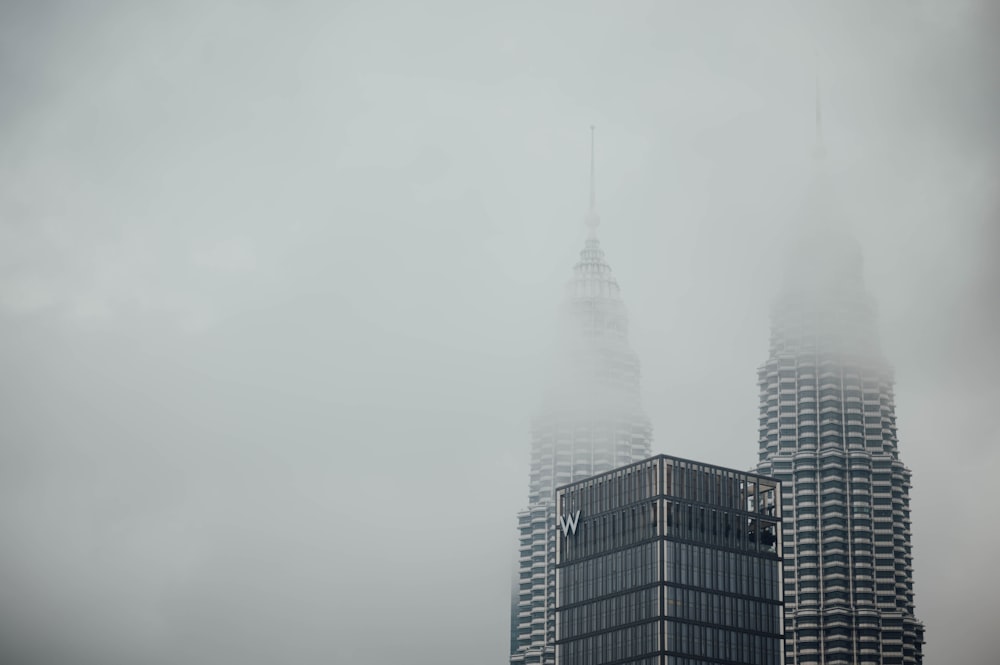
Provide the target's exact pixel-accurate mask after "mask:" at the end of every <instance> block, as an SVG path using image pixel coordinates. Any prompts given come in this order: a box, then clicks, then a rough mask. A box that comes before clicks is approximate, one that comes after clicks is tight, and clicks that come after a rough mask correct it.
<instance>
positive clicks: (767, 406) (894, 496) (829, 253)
mask: <svg viewBox="0 0 1000 665" xmlns="http://www.w3.org/2000/svg"><path fill="white" fill-rule="evenodd" d="M816 126H817V137H818V150H817V157H816V164H815V169H814V173H813V182H812V187H811V190H810V191H809V193H808V197H807V202H806V209H805V211H804V217H805V219H803V220H800V221H801V223H800V226H799V228H798V238H797V239H796V241H795V242H793V243H792V246H791V251H790V252H789V254H788V256H787V262H786V266H785V279H784V282H783V284H782V287H781V291H780V293H779V295H778V298H777V299H776V301H775V302H774V305H773V308H772V312H771V341H770V357H769V358H768V360H767V362H766V363H764V365H763V366H761V367H760V369H759V371H758V384H759V388H760V429H759V432H760V437H759V444H760V448H759V463H758V466H757V471H758V472H759V473H761V474H766V475H771V476H773V477H775V478H777V479H779V480H781V481H782V485H783V488H784V490H783V499H782V501H783V513H784V517H785V520H784V527H783V528H784V554H785V589H784V598H785V621H786V628H785V643H786V663H788V665H800V664H802V665H805V664H809V663H823V664H825V665H833V664H835V663H858V664H862V663H871V664H880V665H897V664H901V663H920V662H921V660H922V656H921V645H922V643H923V626H922V624H921V623H920V622H919V621H917V619H916V618H915V617H914V602H913V567H912V554H911V548H910V495H909V492H910V471H909V470H908V469H907V468H906V466H905V465H904V464H903V462H902V461H901V460H900V456H899V441H898V439H897V436H896V415H895V406H894V397H893V374H892V368H891V367H890V366H889V364H888V363H887V361H886V360H885V357H884V356H883V354H882V352H881V349H880V346H879V339H878V333H877V325H876V317H875V304H874V302H873V300H872V298H871V296H870V295H869V294H868V293H867V291H866V289H865V285H864V277H863V269H862V252H861V247H860V245H859V244H858V242H857V240H856V239H855V238H854V237H853V236H852V235H850V233H848V232H847V231H846V230H845V229H844V228H843V222H844V220H843V219H841V218H840V215H838V214H837V211H836V208H835V198H834V197H833V196H831V194H830V189H829V180H828V178H827V176H826V173H825V172H824V168H825V165H824V155H823V150H822V145H823V142H822V123H821V117H820V105H819V95H818V94H817V106H816Z"/></svg>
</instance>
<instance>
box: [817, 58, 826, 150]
mask: <svg viewBox="0 0 1000 665" xmlns="http://www.w3.org/2000/svg"><path fill="white" fill-rule="evenodd" d="M815 154H816V158H817V159H822V158H823V157H824V156H826V146H825V145H824V143H823V96H822V88H821V86H820V82H819V53H818V52H817V53H816V148H815Z"/></svg>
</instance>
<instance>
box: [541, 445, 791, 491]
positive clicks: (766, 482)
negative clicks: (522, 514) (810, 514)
mask: <svg viewBox="0 0 1000 665" xmlns="http://www.w3.org/2000/svg"><path fill="white" fill-rule="evenodd" d="M656 460H665V461H668V462H680V463H682V464H692V465H697V466H702V467H708V468H711V469H715V470H716V471H723V472H727V473H736V474H739V475H741V476H746V477H748V478H752V479H754V480H757V481H759V483H760V485H761V486H762V487H763V488H764V489H772V488H775V487H777V486H778V485H780V484H781V483H780V482H779V481H777V480H775V479H774V478H772V477H770V476H765V475H761V474H759V473H754V472H752V471H747V470H745V469H734V468H730V467H725V466H719V465H717V464H709V463H708V462H701V461H699V460H692V459H687V458H684V457H675V456H674V455H666V454H663V453H660V454H658V455H653V456H652V457H647V458H646V459H644V460H640V461H638V462H633V463H631V464H626V465H624V466H620V467H618V468H615V469H611V470H610V471H605V472H604V473H599V474H596V475H593V476H589V477H587V478H583V479H581V480H577V481H575V482H572V483H567V484H565V485H561V486H559V487H557V488H556V491H557V492H560V491H562V490H566V489H571V488H573V487H576V486H578V485H582V484H584V483H588V482H591V481H594V480H601V479H603V478H607V477H609V476H613V475H614V474H616V473H619V472H621V471H626V470H629V469H632V468H634V467H640V466H643V465H645V464H649V463H650V462H653V461H656Z"/></svg>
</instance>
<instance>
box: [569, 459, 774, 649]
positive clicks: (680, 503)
mask: <svg viewBox="0 0 1000 665" xmlns="http://www.w3.org/2000/svg"><path fill="white" fill-rule="evenodd" d="M780 492H781V490H780V483H779V482H778V481H776V480H775V479H773V478H768V477H764V476H759V475H755V474H751V473H747V472H744V471H736V470H733V469H725V468H721V467H717V466H712V465H709V464H703V463H699V462H693V461H690V460H682V459H678V458H674V457H668V456H666V455H658V456H656V457H653V458H651V459H647V460H644V461H641V462H638V463H635V464H630V465H627V466H624V467H621V468H618V469H614V470H612V471H610V472H607V473H604V474H601V475H598V476H595V477H593V478H588V479H586V480H581V481H578V482H576V483H573V484H570V485H567V486H564V487H562V488H560V489H559V490H558V492H557V497H556V505H557V513H558V526H557V532H558V536H557V547H556V570H557V573H556V580H557V581H556V598H557V602H556V663H557V665H604V664H608V665H611V664H614V665H696V664H697V665H700V664H702V663H717V664H720V665H725V664H733V665H745V664H749V663H754V664H757V665H780V663H781V658H782V641H781V639H782V636H781V632H782V611H781V591H782V587H781V580H782V575H781V531H780V527H781V502H780Z"/></svg>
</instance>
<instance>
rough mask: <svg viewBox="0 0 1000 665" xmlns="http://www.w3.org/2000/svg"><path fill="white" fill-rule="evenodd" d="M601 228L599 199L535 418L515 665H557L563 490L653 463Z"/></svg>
mask: <svg viewBox="0 0 1000 665" xmlns="http://www.w3.org/2000/svg"><path fill="white" fill-rule="evenodd" d="M592 192H593V186H592ZM598 222H599V220H598V217H597V214H596V212H595V211H594V204H593V193H592V194H591V211H590V214H589V215H588V218H587V226H588V227H589V234H588V237H587V239H586V242H585V244H584V247H583V250H582V251H581V252H580V260H579V262H578V263H577V264H576V266H575V267H574V274H573V279H572V280H571V281H570V283H569V285H568V297H567V301H566V303H565V306H564V310H563V317H562V322H561V323H562V330H561V331H560V335H559V342H560V344H559V351H558V358H555V359H553V360H554V371H553V377H552V384H551V386H550V387H549V388H548V390H547V391H546V393H545V395H544V397H543V402H542V404H541V408H540V409H539V410H538V412H537V414H536V416H535V417H534V418H533V420H532V442H531V470H530V478H529V488H528V507H527V508H526V509H525V510H524V511H522V512H521V513H520V514H519V515H518V535H519V542H518V563H517V570H518V575H517V580H516V582H515V587H514V588H513V589H512V599H511V656H510V662H511V663H513V664H516V665H520V664H522V663H524V664H551V663H553V662H554V659H555V611H554V608H555V576H556V571H555V555H556V552H555V546H556V529H555V525H556V521H557V520H556V514H555V510H554V501H555V490H556V488H557V487H559V486H562V485H566V484H568V483H571V482H574V481H577V480H581V479H583V478H587V477H590V476H592V475H595V474H598V473H602V472H605V471H609V470H611V469H614V468H616V467H619V466H622V465H625V464H629V463H632V462H636V461H639V460H642V459H645V458H647V457H649V455H650V440H651V437H652V427H651V425H650V422H649V419H648V418H647V417H646V415H645V413H644V412H643V409H642V405H641V401H640V394H639V360H638V357H637V356H636V354H635V352H634V351H633V350H632V347H631V346H630V344H629V341H628V317H627V313H626V311H625V304H624V302H623V301H622V299H621V294H620V291H619V288H618V282H617V281H616V280H615V277H614V275H613V274H612V272H611V266H610V265H608V263H607V261H606V260H605V255H604V251H603V250H602V249H601V245H600V242H599V241H598V239H597V235H596V229H597V225H598Z"/></svg>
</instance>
